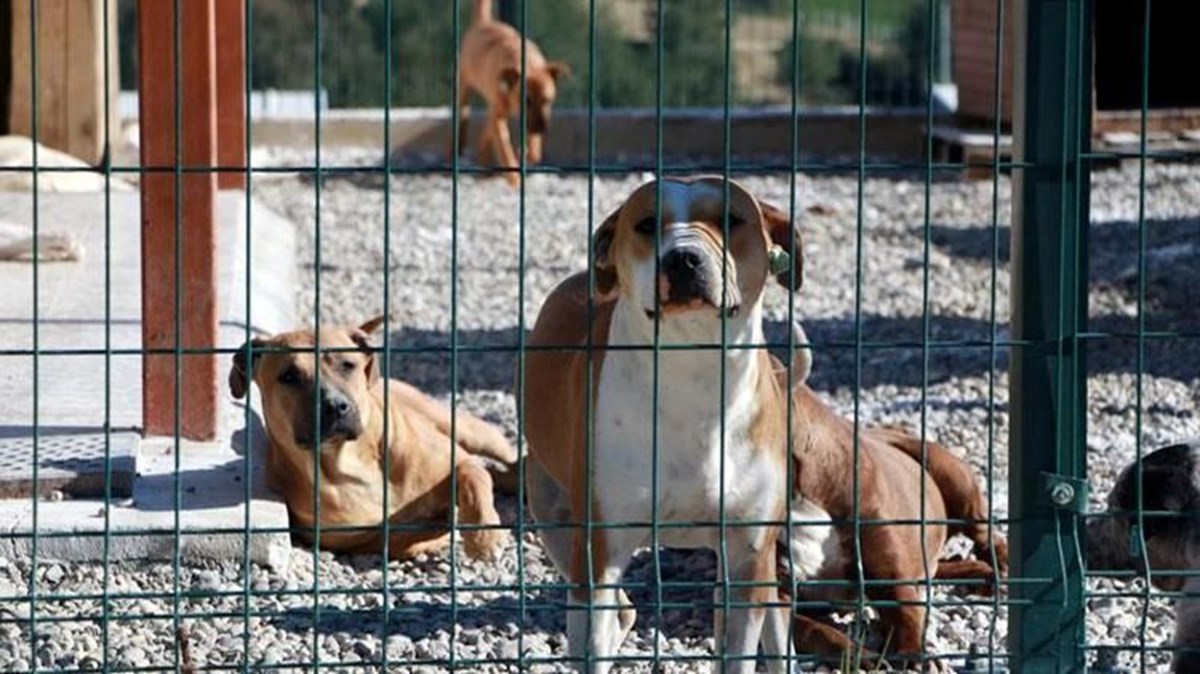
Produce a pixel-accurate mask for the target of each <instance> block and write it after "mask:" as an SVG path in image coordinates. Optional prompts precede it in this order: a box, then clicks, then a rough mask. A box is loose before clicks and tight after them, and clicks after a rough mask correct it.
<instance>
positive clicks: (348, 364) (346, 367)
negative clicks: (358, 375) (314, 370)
mask: <svg viewBox="0 0 1200 674" xmlns="http://www.w3.org/2000/svg"><path fill="white" fill-rule="evenodd" d="M338 367H340V368H342V372H344V373H345V374H350V373H351V372H354V370H355V369H356V368H358V363H356V362H354V361H352V360H343V361H342V362H341V363H340V364H339V365H338Z"/></svg>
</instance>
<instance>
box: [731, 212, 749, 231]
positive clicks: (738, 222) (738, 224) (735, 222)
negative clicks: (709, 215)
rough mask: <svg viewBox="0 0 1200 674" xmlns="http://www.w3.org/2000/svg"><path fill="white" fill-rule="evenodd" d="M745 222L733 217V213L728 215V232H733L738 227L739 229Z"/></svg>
mask: <svg viewBox="0 0 1200 674" xmlns="http://www.w3.org/2000/svg"><path fill="white" fill-rule="evenodd" d="M745 222H746V221H745V220H743V219H742V218H740V217H738V216H736V215H734V214H733V213H730V214H729V229H730V230H734V229H737V228H738V227H741V226H742V225H743V224H745Z"/></svg>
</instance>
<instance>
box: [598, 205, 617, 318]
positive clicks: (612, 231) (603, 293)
mask: <svg viewBox="0 0 1200 674" xmlns="http://www.w3.org/2000/svg"><path fill="white" fill-rule="evenodd" d="M620 215H621V209H620V208H618V209H617V210H615V211H613V212H612V214H611V215H609V216H608V217H607V218H605V219H604V222H602V223H600V226H599V227H598V228H596V233H595V234H593V235H592V268H593V269H594V270H595V275H594V278H595V281H596V298H597V299H608V298H610V297H612V296H613V294H614V293H615V292H616V291H617V264H616V262H615V261H614V260H613V259H612V244H613V238H614V237H616V235H617V218H618V217H619V216H620Z"/></svg>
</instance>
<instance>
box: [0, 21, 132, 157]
mask: <svg viewBox="0 0 1200 674" xmlns="http://www.w3.org/2000/svg"><path fill="white" fill-rule="evenodd" d="M9 4H10V6H11V8H12V16H11V18H12V39H11V41H10V42H9V44H10V45H11V46H4V47H0V48H3V49H11V54H10V59H11V64H12V73H11V92H10V95H9V110H8V132H9V133H13V134H19V135H22V136H32V135H33V103H34V97H33V88H34V78H33V74H34V73H33V44H32V39H31V38H32V36H31V35H30V31H29V29H30V26H31V25H32V24H31V22H32V21H33V19H34V17H33V16H31V9H33V7H31V5H30V2H29V0H11V3H9ZM36 10H37V49H38V51H37V61H38V64H37V65H38V71H37V90H38V96H37V108H38V141H39V142H41V143H43V144H45V145H47V146H49V147H52V148H54V149H56V150H60V151H62V152H66V153H68V154H70V155H73V156H75V157H78V158H79V159H82V160H83V161H85V162H88V163H91V164H98V163H100V162H101V161H102V160H103V158H104V151H105V149H106V148H107V142H108V140H109V138H110V137H111V138H113V139H115V138H117V137H118V136H117V134H118V132H119V130H120V123H119V117H118V115H117V92H118V90H119V89H120V86H119V84H120V83H119V81H118V80H119V73H118V70H119V68H118V67H117V3H116V0H109V2H108V12H107V14H106V13H105V11H104V0H38V2H37V6H36ZM106 34H107V36H108V51H107V52H105V49H104V47H105V35H106ZM106 68H107V70H108V88H107V89H106V88H105V86H104V85H105V69H106ZM106 102H107V104H108V126H107V131H106V127H105V123H104V122H105V118H104V107H105V103H106Z"/></svg>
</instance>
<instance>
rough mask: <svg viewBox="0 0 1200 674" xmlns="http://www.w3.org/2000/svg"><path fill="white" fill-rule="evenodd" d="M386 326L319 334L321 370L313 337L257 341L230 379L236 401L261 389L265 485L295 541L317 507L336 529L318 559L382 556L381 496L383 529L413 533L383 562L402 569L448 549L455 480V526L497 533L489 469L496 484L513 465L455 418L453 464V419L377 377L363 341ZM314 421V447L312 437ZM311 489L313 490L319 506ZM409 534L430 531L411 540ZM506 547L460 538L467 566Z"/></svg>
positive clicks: (498, 441)
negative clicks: (283, 508) (327, 553)
mask: <svg viewBox="0 0 1200 674" xmlns="http://www.w3.org/2000/svg"><path fill="white" fill-rule="evenodd" d="M382 323H383V317H379V318H376V319H373V320H371V321H368V322H366V323H364V324H363V325H361V326H359V327H358V328H353V327H346V328H342V327H337V328H334V327H329V328H322V329H321V331H320V343H321V349H322V352H321V354H320V361H319V362H318V361H317V358H316V354H315V353H314V347H315V345H316V341H317V340H316V335H314V333H313V331H311V330H298V331H295V332H287V333H282V334H279V335H275V336H273V337H269V338H266V339H255V340H253V341H252V342H251V343H252V345H253V346H254V347H255V349H262V352H261V353H256V354H255V357H254V367H253V371H252V372H250V371H247V367H246V354H245V352H244V350H243V351H239V352H238V353H237V354H236V355H235V356H234V359H233V367H232V368H231V369H230V371H229V388H230V391H231V392H232V394H233V396H234V397H235V398H242V397H245V396H246V394H247V393H249V387H250V382H251V381H253V382H254V383H256V384H258V388H259V391H260V393H261V394H262V401H263V414H264V417H265V419H264V422H265V424H266V427H267V436H268V439H269V449H268V453H267V477H268V480H269V481H270V484H271V487H272V488H274V489H275V490H276V491H278V492H279V493H280V494H281V495H282V496H283V497H284V499H285V500H286V502H287V505H288V511H289V513H290V514H291V518H292V525H293V527H295V528H297V529H299V530H300V531H301V537H302V538H304V539H306V540H307V541H308V542H311V541H312V536H311V535H310V534H309V532H308V530H309V529H311V528H312V527H313V526H315V525H316V523H317V520H318V511H317V510H316V502H317V501H318V500H319V504H320V511H319V520H320V525H321V526H322V527H333V528H335V529H334V530H332V531H323V532H321V539H320V544H321V547H322V548H325V549H327V550H333V551H337V552H351V553H365V552H380V551H382V549H383V535H382V531H381V530H379V529H378V528H376V527H378V526H379V525H380V524H381V523H382V522H383V512H384V493H385V491H386V493H387V508H388V519H389V521H391V522H392V523H393V524H397V525H409V526H407V527H398V530H397V531H394V532H392V533H391V537H390V541H389V542H390V546H389V550H388V551H389V554H390V555H391V556H392V557H395V558H407V557H412V556H415V555H417V554H420V553H423V552H434V551H437V550H440V549H442V548H444V547H446V545H447V544H448V543H449V541H450V533H449V527H450V526H451V525H452V524H453V523H452V522H451V521H450V520H449V517H448V516H449V513H450V499H451V488H450V487H451V479H452V477H454V476H456V477H457V482H458V484H457V487H458V488H457V499H456V500H457V505H458V511H459V512H458V515H459V520H460V521H462V522H465V523H467V524H472V525H482V526H486V527H495V526H498V525H499V524H500V517H499V515H498V514H497V513H496V508H495V505H494V503H493V498H492V485H493V479H492V475H491V474H489V472H488V470H487V468H486V467H485V461H489V462H491V463H493V464H498V465H501V466H504V467H506V468H507V469H508V472H507V473H501V476H502V477H506V478H511V476H512V475H515V472H516V470H515V465H516V462H517V454H516V452H515V451H514V450H513V448H512V446H511V445H510V444H509V443H508V441H507V440H506V439H505V438H504V436H503V434H501V433H500V431H498V430H497V429H495V428H493V427H492V426H490V425H488V424H487V423H485V422H483V421H481V420H479V419H477V418H475V417H473V416H471V415H469V414H467V413H465V412H461V411H460V412H459V413H458V414H457V415H456V420H455V424H454V426H455V428H454V431H455V438H454V440H455V441H457V443H458V447H457V451H456V452H453V454H454V456H453V461H452V459H451V456H452V452H451V450H452V447H453V445H452V441H451V438H450V413H449V410H447V409H446V408H445V407H443V406H442V405H439V404H438V403H437V402H435V401H434V400H432V399H430V398H429V397H428V396H426V395H425V394H424V393H422V392H420V391H418V390H417V389H416V388H414V387H412V386H410V385H408V384H406V383H404V382H400V381H396V380H394V379H388V380H384V379H383V378H382V377H381V376H380V374H379V370H380V368H379V364H378V363H377V362H376V358H375V355H374V354H373V352H372V351H371V348H370V343H369V335H370V334H371V333H372V332H374V331H375V330H376V329H378V328H379V326H380V325H381V324H382ZM272 349H276V350H275V351H272ZM326 349H328V350H326ZM318 370H319V371H320V377H319V379H320V381H319V384H318V382H317V379H318V377H317V372H318ZM318 387H319V388H318ZM385 387H386V388H387V391H388V393H387V415H386V416H387V420H386V423H387V432H386V433H385V431H384V428H385V427H384V423H385V420H384V417H385V415H384V400H385V396H384V390H385ZM314 388H317V390H314ZM314 402H315V404H314ZM318 415H319V419H317V418H315V417H316V416H318ZM318 421H319V432H320V437H319V438H317V437H314V434H315V433H316V432H317V428H318ZM385 438H386V444H385ZM385 454H387V455H389V462H388V463H389V465H388V469H389V470H388V472H387V474H385V473H384V455H385ZM318 474H319V475H320V479H319V482H318V479H317V475H318ZM314 487H317V488H318V489H319V491H318V493H317V497H316V498H314ZM414 524H420V525H428V526H427V527H425V528H423V529H422V530H419V531H414V530H412V527H411V525H414ZM339 527H364V529H362V530H359V531H345V530H337V529H336V528H339ZM505 537H506V532H504V531H502V530H500V529H497V528H479V529H471V530H469V531H466V532H465V533H464V534H463V537H462V539H463V546H464V548H465V550H466V552H467V554H468V555H470V556H471V557H473V558H476V559H486V558H490V557H493V556H495V555H496V554H497V553H498V552H499V550H500V548H501V547H502V545H503V543H504V539H505Z"/></svg>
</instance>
